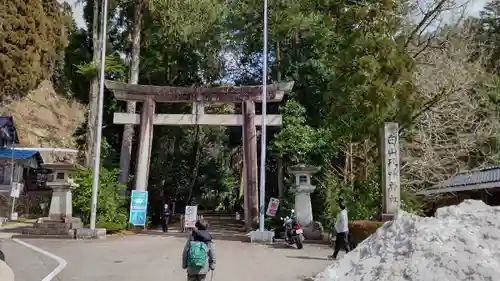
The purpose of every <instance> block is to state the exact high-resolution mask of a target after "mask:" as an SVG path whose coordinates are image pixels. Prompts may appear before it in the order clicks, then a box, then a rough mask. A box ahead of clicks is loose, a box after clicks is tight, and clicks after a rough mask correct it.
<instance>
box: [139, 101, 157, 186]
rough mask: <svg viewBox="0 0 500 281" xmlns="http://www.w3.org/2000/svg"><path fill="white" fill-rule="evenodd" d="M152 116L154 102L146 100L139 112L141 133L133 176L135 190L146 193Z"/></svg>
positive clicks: (151, 136) (151, 139)
mask: <svg viewBox="0 0 500 281" xmlns="http://www.w3.org/2000/svg"><path fill="white" fill-rule="evenodd" d="M154 115H155V101H154V100H153V99H151V98H148V99H146V100H145V101H144V103H143V104H142V110H141V133H140V141H139V153H138V154H137V165H136V175H135V179H136V181H135V189H136V190H138V191H146V190H147V188H148V178H149V159H150V156H151V144H152V142H153V118H154Z"/></svg>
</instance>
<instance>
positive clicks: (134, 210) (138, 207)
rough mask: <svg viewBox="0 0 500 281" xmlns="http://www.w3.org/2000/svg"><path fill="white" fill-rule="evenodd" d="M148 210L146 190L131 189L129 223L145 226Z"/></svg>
mask: <svg viewBox="0 0 500 281" xmlns="http://www.w3.org/2000/svg"><path fill="white" fill-rule="evenodd" d="M147 211H148V192H147V191H135V190H133V191H132V197H131V200H130V217H129V223H130V224H132V225H134V226H136V225H139V226H146V216H147Z"/></svg>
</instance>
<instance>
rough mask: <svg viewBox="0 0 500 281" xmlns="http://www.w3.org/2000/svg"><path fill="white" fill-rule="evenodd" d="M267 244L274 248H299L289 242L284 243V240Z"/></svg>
mask: <svg viewBox="0 0 500 281" xmlns="http://www.w3.org/2000/svg"><path fill="white" fill-rule="evenodd" d="M267 246H268V247H269V248H273V249H291V250H297V248H295V246H293V245H288V244H286V243H283V242H275V243H273V244H267Z"/></svg>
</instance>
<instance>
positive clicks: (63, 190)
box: [26, 163, 82, 236]
mask: <svg viewBox="0 0 500 281" xmlns="http://www.w3.org/2000/svg"><path fill="white" fill-rule="evenodd" d="M43 167H44V168H46V169H48V170H49V171H50V174H48V176H47V183H46V184H47V187H48V188H50V189H52V198H51V200H50V207H49V216H48V217H45V218H39V219H38V220H37V222H36V223H35V225H34V228H33V229H26V232H27V233H26V234H38V235H68V234H69V235H70V236H74V233H75V231H76V229H80V228H82V221H81V220H80V218H75V217H73V202H72V199H73V198H72V191H73V189H74V188H76V187H78V185H77V184H75V183H74V181H73V177H74V173H75V172H76V170H77V169H76V167H75V166H74V165H73V164H70V163H50V164H44V165H43Z"/></svg>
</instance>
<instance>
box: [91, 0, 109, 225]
mask: <svg viewBox="0 0 500 281" xmlns="http://www.w3.org/2000/svg"><path fill="white" fill-rule="evenodd" d="M107 14H108V0H103V1H102V28H101V36H102V37H101V69H100V72H99V74H100V81H99V84H100V85H99V102H98V105H97V124H96V128H95V129H96V138H95V147H94V150H95V157H94V172H93V173H92V201H91V205H90V231H91V233H94V231H95V223H96V217H97V196H98V194H99V172H100V168H101V137H102V115H103V112H102V111H103V107H104V79H105V66H106V30H107V24H106V21H107V18H108V15H107Z"/></svg>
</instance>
